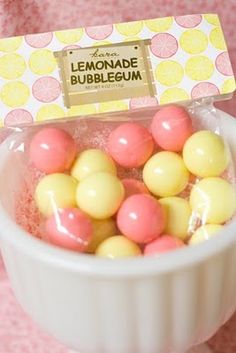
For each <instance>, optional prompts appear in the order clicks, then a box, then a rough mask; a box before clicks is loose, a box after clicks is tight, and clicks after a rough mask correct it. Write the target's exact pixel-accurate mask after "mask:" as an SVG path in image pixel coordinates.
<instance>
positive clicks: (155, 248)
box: [144, 234, 185, 255]
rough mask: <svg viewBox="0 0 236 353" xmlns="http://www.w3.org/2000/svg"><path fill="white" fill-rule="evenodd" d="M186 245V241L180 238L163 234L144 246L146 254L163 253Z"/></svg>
mask: <svg viewBox="0 0 236 353" xmlns="http://www.w3.org/2000/svg"><path fill="white" fill-rule="evenodd" d="M183 246H185V244H184V242H183V241H182V240H180V239H179V238H176V237H173V236H171V235H166V234H165V235H162V236H160V237H159V238H158V239H155V240H154V241H152V242H151V243H149V244H147V245H146V246H145V248H144V255H161V254H162V253H165V252H168V251H172V250H176V249H178V248H182V247H183Z"/></svg>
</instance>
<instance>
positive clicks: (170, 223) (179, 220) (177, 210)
mask: <svg viewBox="0 0 236 353" xmlns="http://www.w3.org/2000/svg"><path fill="white" fill-rule="evenodd" d="M159 202H160V204H161V205H162V206H163V208H164V210H165V212H166V226H165V229H164V233H165V234H172V235H173V236H175V237H178V238H180V239H182V240H185V239H186V237H187V235H188V227H189V220H190V216H191V208H190V205H189V202H188V201H187V200H185V199H182V198H181V197H176V196H172V197H165V198H163V199H160V200H159Z"/></svg>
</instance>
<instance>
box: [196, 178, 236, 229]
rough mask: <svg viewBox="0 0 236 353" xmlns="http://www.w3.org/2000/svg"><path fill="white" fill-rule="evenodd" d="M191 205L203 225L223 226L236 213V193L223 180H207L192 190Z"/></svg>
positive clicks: (203, 180)
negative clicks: (214, 224)
mask: <svg viewBox="0 0 236 353" xmlns="http://www.w3.org/2000/svg"><path fill="white" fill-rule="evenodd" d="M190 205H191V208H192V211H193V212H194V213H195V214H196V216H198V217H200V218H201V219H202V221H203V223H216V224H222V223H224V222H226V221H228V220H229V219H230V218H231V217H232V216H233V214H234V213H235V211H236V191H235V189H234V187H233V186H232V185H231V184H230V183H229V182H228V181H226V180H224V179H222V178H217V177H215V178H205V179H202V180H201V181H200V182H199V183H197V184H196V185H195V186H194V187H193V188H192V190H191V193H190Z"/></svg>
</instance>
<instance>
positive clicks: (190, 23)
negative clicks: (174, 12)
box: [175, 15, 202, 28]
mask: <svg viewBox="0 0 236 353" xmlns="http://www.w3.org/2000/svg"><path fill="white" fill-rule="evenodd" d="M201 21H202V16H201V15H189V16H176V17H175V22H176V23H178V25H180V26H181V27H184V28H194V27H196V26H198V25H199V24H200V23H201Z"/></svg>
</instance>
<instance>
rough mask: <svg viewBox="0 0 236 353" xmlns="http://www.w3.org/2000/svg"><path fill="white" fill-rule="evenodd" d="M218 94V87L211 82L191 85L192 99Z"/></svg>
mask: <svg viewBox="0 0 236 353" xmlns="http://www.w3.org/2000/svg"><path fill="white" fill-rule="evenodd" d="M218 94H220V91H219V89H218V87H217V86H216V85H214V84H213V83H211V82H200V83H198V84H197V85H195V86H194V87H193V89H192V92H191V96H192V99H197V98H202V97H210V96H217V95H218Z"/></svg>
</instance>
